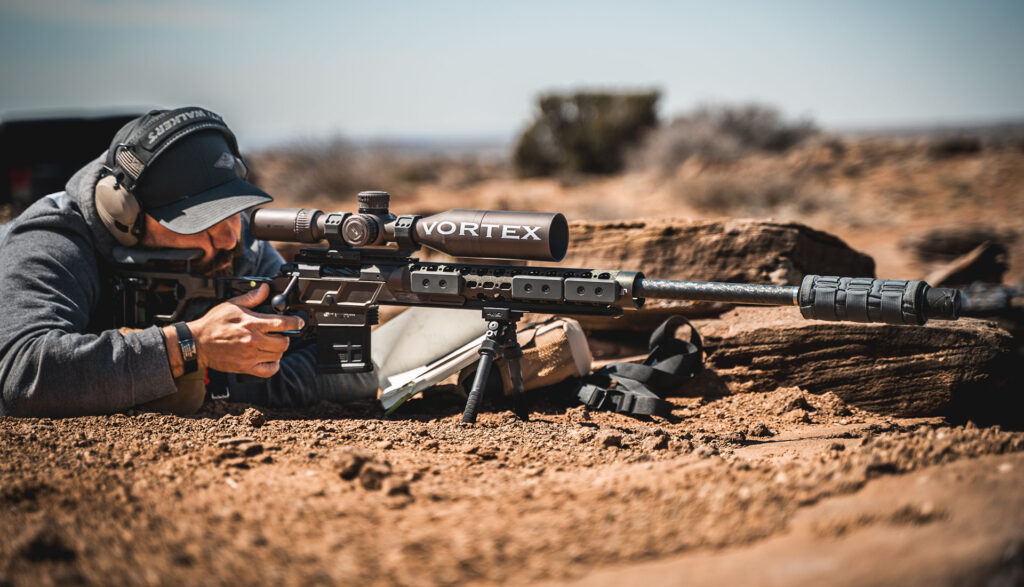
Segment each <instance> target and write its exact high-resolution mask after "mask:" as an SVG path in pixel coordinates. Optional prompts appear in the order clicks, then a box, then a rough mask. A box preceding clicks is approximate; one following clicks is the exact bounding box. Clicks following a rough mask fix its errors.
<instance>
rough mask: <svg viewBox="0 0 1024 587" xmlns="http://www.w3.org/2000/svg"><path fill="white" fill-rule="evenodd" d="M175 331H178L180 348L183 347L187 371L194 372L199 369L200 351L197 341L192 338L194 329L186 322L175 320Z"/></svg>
mask: <svg viewBox="0 0 1024 587" xmlns="http://www.w3.org/2000/svg"><path fill="white" fill-rule="evenodd" d="M173 326H174V331H175V332H177V333H178V348H180V349H181V358H182V359H183V360H184V361H185V373H192V372H194V371H196V370H198V369H199V361H198V358H199V351H198V349H196V341H195V339H194V338H192V331H191V330H189V329H188V326H187V325H186V324H185V323H184V322H175V323H174V325H173Z"/></svg>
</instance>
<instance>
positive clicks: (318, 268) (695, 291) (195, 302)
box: [117, 191, 960, 422]
mask: <svg viewBox="0 0 1024 587" xmlns="http://www.w3.org/2000/svg"><path fill="white" fill-rule="evenodd" d="M389 202H390V196H389V195H388V194H387V193H386V192H376V191H374V192H361V193H360V194H359V195H358V204H359V207H358V211H357V212H356V213H354V214H353V213H349V212H331V213H325V212H322V211H320V210H315V209H309V208H304V209H274V208H262V209H257V210H255V211H254V212H252V214H251V216H250V220H249V225H250V230H251V231H252V234H253V236H254V237H256V238H260V239H264V240H273V241H284V242H296V243H303V244H316V243H320V242H321V241H324V240H326V241H327V245H328V246H326V247H306V248H303V249H301V250H299V251H298V253H297V254H296V255H295V257H294V259H292V260H291V262H288V263H286V264H285V265H283V266H282V267H281V270H280V273H279V274H278V275H277V276H275V277H269V278H268V277H251V278H250V277H241V278H219V277H206V276H201V275H195V274H192V273H191V271H189V264H190V262H191V260H194V258H195V257H194V251H193V252H192V254H193V257H191V258H190V257H189V255H190V253H189V252H188V251H184V252H172V253H171V255H172V256H173V255H177V257H176V258H175V259H163V260H161V259H156V258H153V257H150V258H142V257H140V256H139V255H143V256H144V255H145V254H146V253H135V255H136V257H132V256H131V255H125V254H122V256H121V258H119V259H118V261H119V263H120V266H119V268H118V277H117V286H118V288H119V291H121V293H122V296H123V302H124V303H123V308H124V309H125V311H124V312H123V314H122V317H121V318H122V321H123V322H124V324H123V325H127V326H141V325H149V324H153V323H157V324H169V323H171V322H174V321H177V320H181V319H183V317H184V316H186V315H187V314H189V313H191V314H193V315H195V313H196V312H202V311H205V310H204V309H203V307H204V306H205V307H206V308H208V307H210V306H212V305H213V304H214V303H217V302H218V301H223V300H225V299H228V298H230V297H233V296H235V295H238V294H240V293H244V292H245V291H248V290H250V289H252V288H253V287H256V286H258V285H259V284H260V283H269V284H270V286H271V293H272V298H271V301H270V306H271V308H272V310H273V311H274V312H278V313H298V312H303V313H305V315H306V317H307V320H306V322H307V327H306V329H305V331H304V332H303V333H302V335H303V336H306V337H311V338H313V339H315V344H316V358H317V359H316V362H317V371H318V372H320V373H348V372H364V371H370V370H372V369H373V364H372V362H371V360H370V328H371V326H373V325H374V324H376V323H377V321H378V310H379V307H380V306H381V305H401V306H427V307H444V308H462V309H471V310H478V311H480V312H481V315H482V317H483V319H484V320H485V321H487V333H486V335H485V340H484V342H483V344H482V345H481V347H480V351H479V353H480V359H479V362H478V365H477V370H476V375H475V378H474V380H473V384H472V387H471V389H470V392H469V397H468V399H467V401H466V407H465V411H464V413H463V418H462V421H463V422H475V421H476V414H477V410H478V407H479V402H480V399H481V396H482V394H483V390H484V387H485V385H486V382H487V378H488V375H489V373H490V370H491V366H492V364H493V362H494V360H495V359H497V358H502V357H503V358H505V359H506V363H507V366H508V369H509V376H510V377H509V378H510V381H511V382H512V388H513V397H514V399H515V401H516V412H517V413H519V415H520V416H521V417H524V418H525V415H526V409H525V406H524V405H523V401H524V400H523V395H524V394H523V382H522V376H521V373H520V369H519V358H520V357H521V356H522V350H521V349H520V348H519V343H518V341H517V339H516V324H517V322H518V321H519V319H520V318H521V317H522V316H523V314H525V313H528V312H533V313H542V314H567V315H599V316H619V315H621V314H622V313H623V310H624V309H626V308H635V309H639V308H641V307H642V306H643V305H644V302H645V299H646V298H660V299H674V300H690V301H718V302H731V303H737V304H759V305H773V306H784V305H795V306H798V307H799V308H800V312H801V314H802V315H803V316H804V317H805V318H808V319H816V320H845V321H853V322H883V323H887V324H912V325H920V324H924V323H925V322H927V321H928V320H930V319H936V320H956V319H957V318H958V316H959V310H960V292H959V290H956V289H950V288H934V287H931V286H929V285H928V284H927V283H925V282H923V281H916V280H895V279H874V278H851V277H832V276H818V275H807V276H805V277H804V278H803V281H802V282H801V284H800V285H799V286H795V285H786V286H779V285H758V284H734V283H715V282H697V281H677V280H667V279H651V278H648V277H646V276H644V274H643V273H642V272H640V271H624V270H618V269H609V270H604V269H594V268H563V267H550V266H510V265H496V264H495V265H490V264H477V263H463V262H424V261H420V260H419V259H417V258H414V257H412V256H411V255H412V254H413V253H415V252H416V251H417V250H419V249H420V247H422V246H426V247H429V248H431V249H435V250H437V251H440V252H442V253H447V254H449V255H452V256H459V257H480V258H495V259H519V260H529V261H549V262H550V261H555V262H557V261H560V260H561V259H562V258H564V256H565V253H566V251H567V250H568V245H569V228H568V223H567V222H566V220H565V217H564V216H563V215H562V214H559V213H537V212H508V211H495V210H450V211H448V212H442V213H440V214H435V215H433V216H429V217H421V216H417V215H403V216H397V217H396V216H394V215H392V214H391V213H390V212H389ZM151 254H155V253H151ZM154 260H156V261H159V262H158V263H156V264H157V265H160V264H163V265H164V266H166V264H167V262H174V263H177V264H178V265H179V267H178V269H183V271H181V270H179V271H167V270H163V271H161V270H156V269H154V268H153V265H154V263H153V261H154ZM182 264H184V267H180V265H182ZM288 334H290V335H299V334H300V333H288Z"/></svg>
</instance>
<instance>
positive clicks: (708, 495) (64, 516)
mask: <svg viewBox="0 0 1024 587" xmlns="http://www.w3.org/2000/svg"><path fill="white" fill-rule="evenodd" d="M558 398H559V396H557V395H553V396H549V397H545V398H538V399H537V400H536V402H537V403H536V404H535V408H537V409H538V410H539V411H538V412H535V414H534V416H533V418H532V419H531V421H529V422H521V421H519V420H518V419H516V418H515V417H514V416H513V415H512V414H511V412H500V411H498V412H490V413H486V414H483V415H482V416H481V418H480V423H479V424H478V425H476V426H467V425H463V424H461V423H460V422H459V421H458V420H459V418H458V416H457V415H455V414H454V412H456V411H457V410H458V407H459V404H458V402H457V398H455V397H454V396H451V395H445V394H444V393H441V394H435V396H434V398H433V399H431V400H424V401H420V402H411V403H410V404H409V405H408V408H409V409H406V410H404V411H403V412H402V414H401V415H400V417H398V418H396V419H393V420H379V419H376V418H375V417H374V415H375V413H376V408H375V407H373V406H366V405H361V406H349V407H338V406H328V405H323V406H321V407H320V408H319V409H315V410H306V411H260V410H257V409H254V408H248V409H245V407H244V406H240V405H235V404H231V405H223V404H212V405H208V406H207V409H206V410H205V411H204V412H203V413H202V414H200V415H199V416H197V417H193V418H179V417H173V416H167V415H157V414H138V415H134V414H128V415H114V416H107V417H96V418H80V419H67V420H48V419H41V420H16V419H4V420H2V421H0V435H2V438H3V442H2V443H0V446H2V448H0V451H2V456H0V459H2V462H3V463H4V464H3V468H2V473H0V483H2V488H3V489H2V493H0V501H2V507H3V513H2V518H3V520H4V526H5V527H6V528H8V529H9V531H8V532H4V533H3V537H2V538H0V558H2V561H3V575H4V576H5V577H6V579H5V581H6V582H9V583H12V584H19V585H20V584H26V585H27V584H58V583H94V584H111V583H130V584H168V583H183V582H184V583H200V584H235V583H239V582H243V583H285V584H308V583H341V582H353V583H356V584H362V583H373V584H392V583H397V584H451V583H466V582H511V583H519V584H522V583H533V582H536V581H540V580H550V581H559V582H560V581H564V580H580V581H586V582H587V583H591V582H594V581H596V582H599V583H604V584H622V583H638V582H640V581H641V577H643V579H642V580H643V581H644V582H653V583H659V584H667V583H686V582H690V581H691V580H692V581H697V582H701V583H705V582H708V583H723V584H724V583H732V582H734V581H741V582H745V583H750V582H764V583H786V584H794V583H797V584H811V582H812V581H813V582H818V581H820V580H822V579H824V580H826V581H828V582H830V583H850V584H855V583H859V582H861V581H860V580H862V579H868V580H870V582H878V583H897V582H899V583H903V582H904V581H906V580H909V581H910V582H911V583H916V584H933V582H934V581H935V580H939V582H940V583H954V582H957V580H958V579H965V580H967V582H968V583H985V582H986V581H988V580H992V581H995V584H1001V583H999V581H1008V582H1006V583H1005V584H1013V583H1015V582H1018V581H1020V580H1022V579H1024V575H1022V574H1021V573H1024V560H1022V555H1024V550H1022V548H1024V507H1022V505H1024V497H1022V494H1021V492H1020V491H1019V487H1020V483H1021V482H1022V481H1024V455H1021V454H1016V453H1019V451H1021V450H1024V433H1020V432H1006V431H1002V430H1000V429H999V428H998V427H988V428H978V427H976V426H974V425H972V424H967V425H965V426H951V425H949V424H945V423H943V422H941V421H936V420H916V421H908V420H894V419H888V418H880V417H877V416H873V415H870V414H867V413H864V412H860V411H858V410H856V409H851V408H849V407H847V406H845V405H844V404H843V403H842V402H840V401H839V400H838V398H836V397H835V396H833V395H831V394H825V395H821V396H815V395H809V394H806V393H804V392H801V391H800V390H799V389H796V388H788V389H780V390H777V391H775V392H771V393H766V394H745V395H740V396H730V397H724V398H719V399H711V400H708V399H706V398H676V399H675V400H674V402H675V404H676V406H677V409H676V410H675V411H674V417H673V418H672V419H671V420H656V421H638V420H636V419H632V418H628V417H625V416H619V415H614V414H608V413H604V412H601V413H588V412H587V411H585V410H583V409H582V408H579V407H577V408H567V407H566V405H565V404H564V403H560V402H559V399H558ZM445 414H447V415H445ZM652 561H656V562H652ZM940 563H941V564H940ZM648 577H649V578H650V581H648V579H647V578H648Z"/></svg>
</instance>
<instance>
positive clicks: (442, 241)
mask: <svg viewBox="0 0 1024 587" xmlns="http://www.w3.org/2000/svg"><path fill="white" fill-rule="evenodd" d="M389 200H390V196H389V195H388V193H387V192H360V194H359V196H358V201H359V210H358V212H357V213H355V214H352V213H350V212H323V211H321V210H316V209H313V208H302V209H282V208H260V209H258V210H255V211H254V212H253V213H252V215H251V216H250V218H249V221H250V222H249V225H250V228H251V230H252V234H253V236H255V237H256V238H259V239H264V240H273V241H284V242H298V243H318V242H320V241H322V240H325V239H326V240H327V242H328V244H329V245H330V247H331V248H340V249H347V248H359V247H379V246H384V245H386V244H388V243H396V244H397V245H398V250H400V251H407V252H411V251H414V250H416V249H418V248H419V247H420V246H426V247H430V248H431V249H435V250H437V251H441V252H442V253H447V254H449V255H452V256H455V257H482V258H488V259H524V260H529V261H561V260H562V258H563V257H565V252H566V251H567V250H568V248H569V223H568V222H566V220H565V216H563V215H561V214H557V213H556V214H551V213H544V212H507V211H503V210H449V211H447V212H441V213H439V214H434V215H432V216H427V217H425V218H424V217H421V216H416V215H406V216H397V217H396V216H393V215H392V214H391V213H390V212H389V211H388V203H389Z"/></svg>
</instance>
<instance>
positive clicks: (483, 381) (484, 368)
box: [462, 330, 498, 424]
mask: <svg viewBox="0 0 1024 587" xmlns="http://www.w3.org/2000/svg"><path fill="white" fill-rule="evenodd" d="M490 333H491V331H490V330H488V331H487V334H488V337H487V338H486V339H484V342H483V343H482V344H481V345H480V360H479V361H477V364H476V375H475V376H474V377H473V387H471V388H470V390H469V397H467V398H466V409H465V410H464V411H463V412H462V421H463V422H465V423H467V424H472V423H474V422H476V413H477V410H479V409H480V400H481V399H482V398H483V396H484V389H485V388H486V387H487V377H488V376H490V374H491V365H492V364H494V357H495V355H497V354H498V343H497V341H496V340H495V339H493V338H491V337H490V336H489V335H490Z"/></svg>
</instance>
